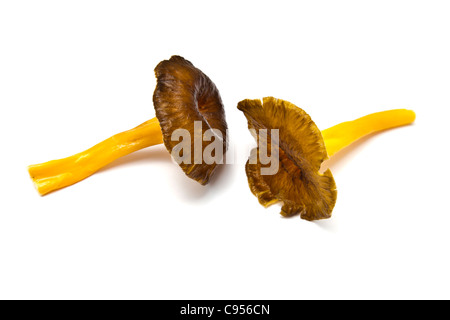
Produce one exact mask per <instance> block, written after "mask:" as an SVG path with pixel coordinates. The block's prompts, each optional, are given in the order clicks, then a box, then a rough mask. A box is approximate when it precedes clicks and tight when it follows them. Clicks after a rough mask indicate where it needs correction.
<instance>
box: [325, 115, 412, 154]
mask: <svg viewBox="0 0 450 320" xmlns="http://www.w3.org/2000/svg"><path fill="white" fill-rule="evenodd" d="M415 118H416V114H415V113H414V111H412V110H406V109H396V110H388V111H382V112H376V113H372V114H369V115H367V116H364V117H361V118H358V119H356V120H353V121H347V122H342V123H340V124H337V125H335V126H333V127H331V128H328V129H326V130H323V131H322V137H323V140H324V142H325V147H326V149H327V153H328V156H329V157H331V156H332V155H334V154H335V153H336V152H338V151H339V150H341V149H343V148H345V147H347V146H348V145H350V144H351V143H353V142H355V141H356V140H358V139H360V138H362V137H364V136H366V135H368V134H371V133H374V132H378V131H382V130H386V129H391V128H395V127H399V126H404V125H407V124H410V123H412V122H414V119H415Z"/></svg>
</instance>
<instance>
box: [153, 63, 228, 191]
mask: <svg viewBox="0 0 450 320" xmlns="http://www.w3.org/2000/svg"><path fill="white" fill-rule="evenodd" d="M155 75H156V78H157V85H156V89H155V92H154V94H153V104H154V107H155V111H156V117H157V118H158V120H159V123H160V126H161V131H162V133H163V141H164V145H165V146H166V148H167V150H168V151H169V152H172V150H173V148H174V147H175V146H176V145H177V144H178V143H179V142H178V140H175V139H172V133H173V132H174V131H175V130H177V129H185V130H187V131H188V132H189V133H190V138H191V146H192V148H191V150H190V154H184V155H183V159H188V160H190V161H183V162H182V163H179V165H180V167H181V169H182V170H183V171H184V173H185V174H186V175H187V176H188V177H190V178H192V179H194V180H196V181H198V182H199V183H201V184H207V183H208V181H209V178H210V176H211V175H212V174H213V172H214V171H215V169H216V167H217V163H216V162H214V163H211V164H207V163H206V162H205V161H196V159H195V157H196V152H197V151H195V150H194V147H195V146H196V141H195V140H197V141H202V140H201V139H202V137H203V136H204V134H205V132H207V131H209V132H210V133H211V134H212V136H214V139H219V140H220V141H222V144H223V150H222V151H223V153H222V154H224V153H225V151H226V149H227V136H226V131H227V123H226V121H225V112H224V107H223V103H222V99H221V97H220V94H219V91H218V90H217V87H216V86H215V85H214V83H213V82H212V81H211V79H210V78H209V77H208V76H207V75H205V74H204V73H203V72H202V71H201V70H199V69H197V68H196V67H194V65H193V64H192V63H191V62H189V61H188V60H186V59H184V58H182V57H180V56H172V57H171V58H170V59H169V60H164V61H161V62H160V63H159V64H158V65H157V66H156V68H155ZM195 122H197V126H195ZM199 124H201V126H199ZM200 127H201V129H200ZM206 145H207V143H206V142H205V141H202V145H201V150H198V152H202V151H203V149H204V148H205V147H206ZM197 146H198V142H197ZM198 147H200V146H198ZM184 151H186V150H184ZM187 151H188V152H189V150H187ZM198 152H197V155H198Z"/></svg>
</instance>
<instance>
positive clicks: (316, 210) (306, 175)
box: [238, 97, 337, 220]
mask: <svg viewBox="0 0 450 320" xmlns="http://www.w3.org/2000/svg"><path fill="white" fill-rule="evenodd" d="M238 109H239V110H241V111H242V112H243V113H244V115H245V116H246V118H247V120H248V127H249V129H255V130H260V129H267V134H268V135H270V133H271V129H276V130H279V131H278V135H279V139H278V141H279V142H278V145H276V146H275V148H277V149H278V152H279V169H278V172H276V173H275V174H271V175H263V174H261V172H262V171H261V168H262V167H263V165H262V164H261V162H260V156H259V155H260V144H258V147H257V148H255V149H253V150H252V158H253V159H254V160H255V161H250V160H249V161H247V164H246V166H245V170H246V173H247V177H248V183H249V186H250V189H251V191H252V193H253V194H254V195H255V196H256V197H257V198H258V200H259V202H260V203H261V204H262V205H263V206H266V207H267V206H269V205H271V204H274V203H276V202H282V203H283V206H282V208H281V214H282V215H283V216H292V215H294V214H298V213H300V215H301V217H302V218H303V219H306V220H316V219H324V218H329V217H330V216H331V212H332V210H333V207H334V205H335V203H336V196H337V192H336V184H335V182H334V179H333V175H332V174H331V171H330V170H327V171H325V172H324V173H323V174H321V173H319V169H320V165H321V163H322V162H323V161H324V160H326V159H327V151H326V149H325V144H324V141H323V139H322V135H321V133H320V130H319V129H318V128H317V126H316V125H315V123H314V122H313V121H312V120H311V118H310V116H309V115H308V114H307V113H306V112H305V111H303V110H302V109H300V108H298V107H297V106H295V105H294V104H292V103H290V102H287V101H284V100H280V99H275V98H273V97H266V98H264V99H263V100H262V101H261V100H243V101H241V102H239V104H238ZM273 143H275V142H274V141H273V140H272V139H271V138H270V136H269V137H268V139H267V148H268V150H270V149H271V148H272V144H273ZM251 162H256V163H251Z"/></svg>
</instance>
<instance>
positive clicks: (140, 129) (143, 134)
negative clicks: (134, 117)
mask: <svg viewBox="0 0 450 320" xmlns="http://www.w3.org/2000/svg"><path fill="white" fill-rule="evenodd" d="M162 142H163V137H162V133H161V129H160V126H159V122H158V120H157V119H156V118H153V119H151V120H148V121H146V122H144V123H143V124H141V125H139V126H137V127H136V128H133V129H131V130H128V131H125V132H121V133H118V134H116V135H114V136H112V137H110V138H108V139H106V140H104V141H102V142H100V143H99V144H97V145H95V146H93V147H92V148H90V149H88V150H86V151H83V152H80V153H77V154H75V155H73V156H71V157H67V158H64V159H59V160H52V161H49V162H45V163H41V164H35V165H31V166H29V167H28V172H29V173H30V176H31V178H32V180H33V182H34V184H35V186H36V189H37V190H38V192H39V193H40V194H41V195H44V194H47V193H49V192H52V191H54V190H57V189H61V188H64V187H67V186H70V185H72V184H74V183H77V182H79V181H81V180H83V179H85V178H87V177H89V176H90V175H92V174H93V173H95V172H96V171H98V170H99V169H101V168H103V167H104V166H106V165H107V164H109V163H111V162H112V161H114V160H116V159H118V158H120V157H123V156H125V155H127V154H129V153H132V152H135V151H137V150H140V149H143V148H146V147H150V146H153V145H156V144H161V143H162Z"/></svg>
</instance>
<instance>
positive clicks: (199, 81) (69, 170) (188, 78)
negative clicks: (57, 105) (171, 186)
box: [28, 56, 227, 195]
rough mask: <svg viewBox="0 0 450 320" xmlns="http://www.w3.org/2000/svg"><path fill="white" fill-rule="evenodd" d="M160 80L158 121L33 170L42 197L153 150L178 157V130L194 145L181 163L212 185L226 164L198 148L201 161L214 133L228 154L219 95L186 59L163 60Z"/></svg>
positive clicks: (157, 72)
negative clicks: (175, 153)
mask: <svg viewBox="0 0 450 320" xmlns="http://www.w3.org/2000/svg"><path fill="white" fill-rule="evenodd" d="M155 75H156V78H157V85H156V89H155V91H154V94H153V103H154V107H155V113H156V117H155V118H153V119H150V120H148V121H146V122H144V123H142V124H141V125H139V126H137V127H135V128H133V129H131V130H128V131H125V132H121V133H118V134H116V135H114V136H112V137H110V138H108V139H106V140H104V141H103V142H100V143H99V144H97V145H95V146H93V147H92V148H90V149H87V150H85V151H83V152H81V153H77V154H75V155H73V156H70V157H67V158H64V159H59V160H53V161H49V162H45V163H41V164H36V165H31V166H29V167H28V171H29V174H30V176H31V178H32V180H33V182H34V184H35V187H36V189H37V190H38V192H39V193H40V194H41V195H45V194H47V193H49V192H52V191H54V190H57V189H60V188H63V187H66V186H69V185H72V184H74V183H76V182H79V181H81V180H83V179H85V178H87V177H88V176H90V175H92V174H93V173H95V172H96V171H98V170H99V169H101V168H102V167H104V166H106V165H107V164H109V163H111V162H112V161H114V160H116V159H118V158H120V157H123V156H125V155H127V154H129V153H132V152H135V151H137V150H140V149H143V148H146V147H149V146H153V145H157V144H161V143H163V142H164V145H165V146H166V148H167V150H168V151H169V152H170V153H172V150H173V149H174V148H175V147H176V145H177V143H176V142H175V141H174V139H172V134H173V133H174V132H175V131H176V130H177V129H183V130H185V132H187V133H189V138H190V142H191V144H190V146H191V147H190V148H183V149H182V150H181V151H180V150H177V151H178V152H179V153H180V154H181V155H182V161H179V159H176V161H177V163H178V164H179V165H180V167H181V169H182V170H183V171H184V173H185V174H186V175H187V176H188V177H189V178H192V179H194V180H196V181H198V182H199V183H200V184H202V185H205V184H207V183H208V182H209V179H210V177H211V176H212V175H213V173H214V171H215V169H216V168H217V165H218V164H219V163H220V161H215V162H212V163H211V162H208V163H207V162H205V161H202V158H200V160H199V158H198V157H197V155H198V152H197V151H196V147H197V149H198V150H199V151H200V156H201V152H202V151H203V150H204V149H205V147H206V143H205V141H203V140H204V139H202V138H203V135H204V134H205V135H206V133H208V140H209V141H212V140H213V139H212V138H214V142H219V143H220V146H222V147H223V150H220V151H222V153H221V154H222V155H223V153H224V152H225V151H226V149H227V136H226V130H227V123H226V121H225V112H224V107H223V103H222V100H221V97H220V94H219V91H218V90H217V88H216V86H215V85H214V83H213V82H212V81H211V79H209V77H208V76H206V75H205V74H204V73H203V72H202V71H201V70H199V69H197V68H196V67H195V66H194V65H193V64H192V63H191V62H189V61H188V60H186V59H184V58H182V57H180V56H172V57H171V58H170V59H169V60H164V61H161V62H160V63H159V64H158V65H157V66H156V68H155ZM183 138H186V137H183ZM198 138H200V139H201V140H200V141H201V142H200V146H198V141H199V140H198ZM183 142H185V141H184V139H183ZM188 142H189V141H188ZM195 143H197V145H195ZM219 156H220V155H219ZM219 160H220V159H219Z"/></svg>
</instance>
